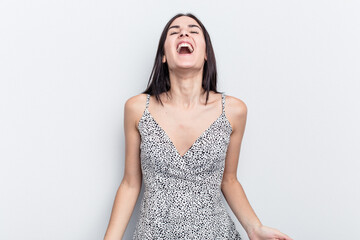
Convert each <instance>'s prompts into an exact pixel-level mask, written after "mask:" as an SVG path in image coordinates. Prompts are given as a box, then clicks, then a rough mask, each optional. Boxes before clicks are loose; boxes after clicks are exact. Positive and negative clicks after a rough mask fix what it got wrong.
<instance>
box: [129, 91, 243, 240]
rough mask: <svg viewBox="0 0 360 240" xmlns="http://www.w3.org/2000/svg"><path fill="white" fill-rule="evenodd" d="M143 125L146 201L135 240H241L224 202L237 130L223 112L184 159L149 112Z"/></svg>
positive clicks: (147, 104) (142, 144) (135, 233)
mask: <svg viewBox="0 0 360 240" xmlns="http://www.w3.org/2000/svg"><path fill="white" fill-rule="evenodd" d="M149 98H150V95H149V94H148V95H147V100H146V105H145V106H146V107H145V110H144V113H143V115H142V117H141V119H140V121H139V124H138V126H137V127H138V130H139V132H140V135H141V143H140V159H141V171H142V174H143V183H144V196H143V199H142V201H141V205H140V213H139V219H138V222H137V224H136V226H135V231H134V234H133V240H149V239H151V240H153V239H166V240H175V239H176V240H178V239H194V240H195V239H196V240H197V239H202V240H204V239H211V240H213V239H232V240H241V237H240V234H239V232H238V231H237V229H236V228H235V224H234V222H233V220H232V219H231V218H230V216H229V214H228V212H227V211H226V209H225V206H224V205H223V201H222V199H221V181H222V176H223V172H224V166H225V157H226V151H227V147H228V144H229V142H230V134H231V132H232V127H231V125H230V122H229V121H228V119H227V117H226V115H225V95H224V93H222V101H221V102H222V113H221V114H220V116H219V117H218V118H217V119H216V120H215V121H214V122H213V123H212V124H211V125H210V126H209V127H208V128H207V129H206V130H205V131H204V132H203V133H202V134H201V135H200V136H199V137H198V138H197V139H196V140H195V142H194V143H193V145H192V146H191V147H190V148H189V149H188V151H187V152H186V153H185V154H184V155H182V156H181V155H180V153H179V152H178V151H177V149H176V147H175V145H174V144H173V142H172V140H171V139H170V137H169V136H168V135H167V133H166V132H165V131H164V130H163V129H162V128H161V127H160V125H159V124H158V123H157V122H156V121H155V119H154V118H153V117H152V115H151V114H150V112H149V110H148V106H149Z"/></svg>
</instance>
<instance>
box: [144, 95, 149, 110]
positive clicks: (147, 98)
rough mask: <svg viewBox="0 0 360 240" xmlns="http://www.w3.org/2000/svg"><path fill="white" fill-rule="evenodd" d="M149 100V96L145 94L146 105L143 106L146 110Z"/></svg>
mask: <svg viewBox="0 0 360 240" xmlns="http://www.w3.org/2000/svg"><path fill="white" fill-rule="evenodd" d="M149 99H150V94H147V96H146V105H145V108H146V109H147V108H148V107H149Z"/></svg>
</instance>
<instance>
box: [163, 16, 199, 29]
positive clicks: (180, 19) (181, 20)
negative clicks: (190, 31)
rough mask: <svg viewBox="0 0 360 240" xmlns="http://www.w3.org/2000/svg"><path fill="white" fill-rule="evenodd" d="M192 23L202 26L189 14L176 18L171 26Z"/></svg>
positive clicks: (182, 25)
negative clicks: (188, 15)
mask: <svg viewBox="0 0 360 240" xmlns="http://www.w3.org/2000/svg"><path fill="white" fill-rule="evenodd" d="M190 24H194V25H197V26H199V27H200V25H199V24H198V23H197V22H196V21H195V19H193V18H191V17H187V16H181V17H178V18H176V19H175V20H174V21H173V22H172V23H171V24H170V27H171V26H175V25H179V26H180V27H184V26H187V25H190Z"/></svg>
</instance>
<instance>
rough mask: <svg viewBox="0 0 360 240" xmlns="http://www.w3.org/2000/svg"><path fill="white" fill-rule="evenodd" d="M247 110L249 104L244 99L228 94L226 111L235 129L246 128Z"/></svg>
mask: <svg viewBox="0 0 360 240" xmlns="http://www.w3.org/2000/svg"><path fill="white" fill-rule="evenodd" d="M247 111H248V108H247V105H246V103H245V102H244V101H243V100H241V99H239V98H237V97H234V96H229V95H226V101H225V112H226V115H227V117H228V119H229V122H230V124H231V126H233V129H242V128H244V125H245V123H246V118H247Z"/></svg>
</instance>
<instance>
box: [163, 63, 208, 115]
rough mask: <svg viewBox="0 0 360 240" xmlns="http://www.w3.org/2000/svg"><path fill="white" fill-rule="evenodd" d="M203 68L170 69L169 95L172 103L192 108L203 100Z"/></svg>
mask: <svg viewBox="0 0 360 240" xmlns="http://www.w3.org/2000/svg"><path fill="white" fill-rule="evenodd" d="M202 75H203V70H202V69H201V70H200V71H199V70H192V71H189V70H188V69H184V70H180V71H179V70H177V71H176V72H175V71H170V72H169V76H170V84H171V88H170V90H169V92H168V93H169V97H170V101H171V102H172V103H171V104H174V105H178V106H180V107H183V108H186V109H188V108H192V107H194V106H196V105H198V104H200V103H201V102H204V101H202V97H203V96H204V93H205V92H204V90H203V88H202Z"/></svg>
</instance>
